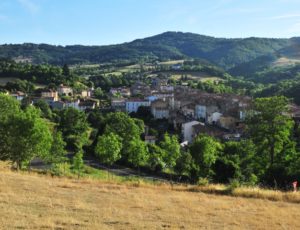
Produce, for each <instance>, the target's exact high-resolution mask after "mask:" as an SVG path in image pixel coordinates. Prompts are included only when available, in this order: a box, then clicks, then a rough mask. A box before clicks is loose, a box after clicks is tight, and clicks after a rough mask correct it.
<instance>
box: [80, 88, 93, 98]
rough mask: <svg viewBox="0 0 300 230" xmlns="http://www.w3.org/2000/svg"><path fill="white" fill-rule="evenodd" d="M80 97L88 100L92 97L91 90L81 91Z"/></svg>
mask: <svg viewBox="0 0 300 230" xmlns="http://www.w3.org/2000/svg"><path fill="white" fill-rule="evenodd" d="M80 96H81V97H84V98H90V97H91V96H92V91H91V90H83V91H81V93H80Z"/></svg>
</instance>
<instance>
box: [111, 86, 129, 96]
mask: <svg viewBox="0 0 300 230" xmlns="http://www.w3.org/2000/svg"><path fill="white" fill-rule="evenodd" d="M109 93H110V94H111V95H112V96H116V95H120V96H122V97H130V96H131V92H130V89H129V88H126V87H119V88H111V89H110V90H109Z"/></svg>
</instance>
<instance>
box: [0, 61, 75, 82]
mask: <svg viewBox="0 0 300 230" xmlns="http://www.w3.org/2000/svg"><path fill="white" fill-rule="evenodd" d="M1 77H5V78H19V79H21V80H26V81H30V82H33V83H40V84H47V85H48V84H51V83H52V84H56V85H59V84H72V83H74V81H75V80H76V79H78V77H77V76H76V75H74V74H72V73H71V71H70V69H69V67H68V66H67V65H64V66H63V67H58V66H52V65H32V64H20V63H16V62H15V61H12V60H6V59H1V60H0V78H1Z"/></svg>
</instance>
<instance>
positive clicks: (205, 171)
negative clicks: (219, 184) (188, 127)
mask: <svg viewBox="0 0 300 230" xmlns="http://www.w3.org/2000/svg"><path fill="white" fill-rule="evenodd" d="M221 148H222V145H221V144H220V143H219V142H218V141H217V140H215V139H214V138H213V137H210V136H208V135H204V134H201V135H199V136H197V137H196V138H195V140H194V142H193V143H192V145H191V146H190V153H191V155H192V157H193V159H194V161H195V167H196V168H195V170H196V171H197V173H196V175H197V176H201V177H211V176H213V174H214V172H213V170H212V166H213V165H214V163H215V162H216V160H217V158H218V154H219V152H220V150H221Z"/></svg>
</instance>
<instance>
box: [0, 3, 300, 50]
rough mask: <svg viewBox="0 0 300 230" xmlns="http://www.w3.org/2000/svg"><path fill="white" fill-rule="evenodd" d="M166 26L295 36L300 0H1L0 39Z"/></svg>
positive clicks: (102, 36)
mask: <svg viewBox="0 0 300 230" xmlns="http://www.w3.org/2000/svg"><path fill="white" fill-rule="evenodd" d="M165 31H183V32H193V33H199V34H204V35H211V36H215V37H229V38H231V37H250V36H259V37H293V36H300V0H0V44H4V43H23V42H34V43H50V44H57V45H68V44H69V45H71V44H84V45H105V44H116V43H122V42H126V41H131V40H134V39H136V38H143V37H147V36H152V35H156V34H159V33H162V32H165Z"/></svg>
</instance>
